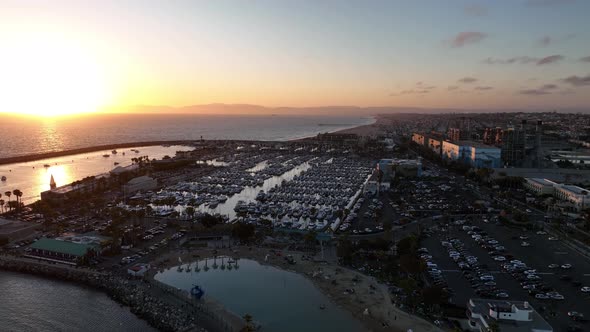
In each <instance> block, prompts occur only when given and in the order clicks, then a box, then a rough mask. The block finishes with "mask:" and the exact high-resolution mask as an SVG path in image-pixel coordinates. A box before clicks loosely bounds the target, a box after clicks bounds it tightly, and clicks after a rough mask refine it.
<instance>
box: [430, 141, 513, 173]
mask: <svg viewBox="0 0 590 332" xmlns="http://www.w3.org/2000/svg"><path fill="white" fill-rule="evenodd" d="M442 158H443V159H445V160H451V161H457V162H460V163H463V164H466V165H469V166H472V167H476V168H484V167H485V168H494V167H499V166H501V164H502V161H501V151H500V149H499V148H496V147H493V146H489V145H485V144H481V143H478V142H472V141H459V142H449V141H443V142H442Z"/></svg>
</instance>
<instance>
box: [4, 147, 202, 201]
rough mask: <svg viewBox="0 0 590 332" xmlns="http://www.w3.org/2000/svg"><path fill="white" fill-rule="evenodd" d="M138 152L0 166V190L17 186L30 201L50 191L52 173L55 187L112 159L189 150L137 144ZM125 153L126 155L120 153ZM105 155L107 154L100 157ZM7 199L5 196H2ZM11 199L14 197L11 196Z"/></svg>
mask: <svg viewBox="0 0 590 332" xmlns="http://www.w3.org/2000/svg"><path fill="white" fill-rule="evenodd" d="M136 149H137V150H139V153H134V152H132V151H131V149H119V150H117V152H118V153H117V154H112V153H111V150H108V151H107V150H105V151H97V152H90V153H82V154H77V155H71V156H64V157H58V158H49V159H43V160H37V161H31V162H26V163H17V164H9V165H0V176H1V175H5V176H6V177H7V180H6V181H3V182H0V193H2V194H3V193H4V192H6V191H9V190H10V191H13V190H14V189H20V190H21V191H22V192H23V197H22V199H23V202H25V203H32V202H34V201H35V200H37V199H39V195H40V193H41V192H42V191H45V190H49V181H50V179H51V175H53V178H54V179H55V182H56V184H57V185H58V186H62V185H65V184H69V183H72V182H73V181H76V180H80V179H83V178H85V177H87V176H91V175H98V174H102V173H107V172H109V171H110V170H112V169H113V168H115V167H117V166H115V165H114V163H115V162H118V163H119V166H127V165H131V158H134V157H138V156H149V157H150V159H152V158H157V159H160V158H162V157H164V156H165V155H169V156H174V154H175V153H176V151H179V150H191V149H192V148H190V147H186V146H179V145H172V146H168V147H164V146H147V147H138V148H136ZM123 152H125V155H123ZM104 154H108V155H109V157H108V158H105V157H103V155H104ZM45 164H47V165H50V167H49V168H45V167H43V165H45ZM2 198H3V199H5V200H6V198H5V197H2ZM12 199H14V198H12Z"/></svg>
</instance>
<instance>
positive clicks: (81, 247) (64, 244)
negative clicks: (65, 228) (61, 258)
mask: <svg viewBox="0 0 590 332" xmlns="http://www.w3.org/2000/svg"><path fill="white" fill-rule="evenodd" d="M31 248H33V249H38V250H47V251H53V252H58V253H62V254H68V255H74V256H84V255H85V254H86V253H87V252H88V250H90V249H93V248H94V247H93V246H91V245H87V244H81V243H74V242H68V241H60V240H55V239H48V238H42V239H39V240H38V241H36V242H35V243H33V244H31Z"/></svg>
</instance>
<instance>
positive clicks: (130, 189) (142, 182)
mask: <svg viewBox="0 0 590 332" xmlns="http://www.w3.org/2000/svg"><path fill="white" fill-rule="evenodd" d="M157 187H158V181H157V180H156V179H154V178H151V177H149V176H140V177H136V178H133V179H131V180H130V181H129V182H127V183H126V184H125V185H124V186H123V190H124V191H125V194H127V195H129V194H132V193H135V192H137V191H140V190H141V191H148V190H154V189H156V188H157Z"/></svg>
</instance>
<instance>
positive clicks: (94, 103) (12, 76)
mask: <svg viewBox="0 0 590 332" xmlns="http://www.w3.org/2000/svg"><path fill="white" fill-rule="evenodd" d="M11 46H12V47H10V48H9V49H8V48H6V49H5V51H4V54H2V59H1V60H0V62H1V63H0V73H1V74H0V91H2V94H3V98H2V101H0V110H1V111H4V112H8V113H17V114H23V115H34V116H63V115H72V114H79V113H90V112H96V111H98V109H99V107H100V106H102V105H104V104H105V103H106V98H107V94H106V91H107V89H106V80H105V77H104V74H103V72H104V71H103V70H101V66H100V63H99V62H98V61H97V60H96V57H95V56H94V55H93V54H92V52H90V50H87V49H85V48H84V47H82V46H81V44H76V43H75V42H73V41H71V40H67V39H61V38H58V37H54V36H46V35H36V36H28V37H27V38H23V39H22V40H19V41H17V42H15V43H13V45H11Z"/></svg>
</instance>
